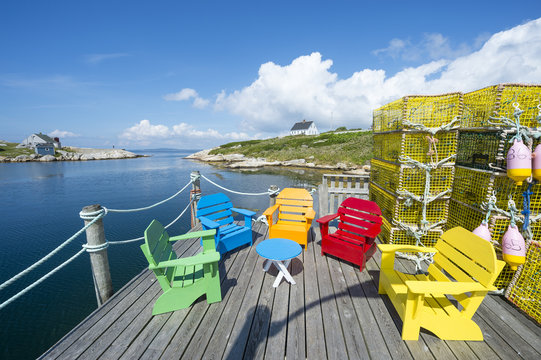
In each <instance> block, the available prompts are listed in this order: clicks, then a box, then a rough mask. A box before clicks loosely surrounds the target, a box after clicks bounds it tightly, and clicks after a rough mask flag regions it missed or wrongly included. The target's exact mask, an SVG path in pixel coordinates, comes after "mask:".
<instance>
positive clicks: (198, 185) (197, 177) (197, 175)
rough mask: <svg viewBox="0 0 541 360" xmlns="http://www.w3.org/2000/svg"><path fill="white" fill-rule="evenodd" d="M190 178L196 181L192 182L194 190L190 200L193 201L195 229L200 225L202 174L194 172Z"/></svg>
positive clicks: (191, 208) (191, 207)
mask: <svg viewBox="0 0 541 360" xmlns="http://www.w3.org/2000/svg"><path fill="white" fill-rule="evenodd" d="M190 178H191V179H194V181H193V182H192V190H191V191H190V200H193V202H192V205H191V206H190V210H191V214H192V228H194V227H196V226H197V225H199V223H200V221H199V219H198V218H197V203H198V201H199V198H200V197H201V180H200V179H201V174H200V173H199V171H192V172H191V174H190Z"/></svg>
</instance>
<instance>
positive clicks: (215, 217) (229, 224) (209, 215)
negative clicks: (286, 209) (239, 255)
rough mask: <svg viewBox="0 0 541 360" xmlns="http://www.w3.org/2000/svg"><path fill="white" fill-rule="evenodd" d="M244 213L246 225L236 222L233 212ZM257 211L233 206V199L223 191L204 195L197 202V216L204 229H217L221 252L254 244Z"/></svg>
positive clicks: (217, 247) (216, 238)
mask: <svg viewBox="0 0 541 360" xmlns="http://www.w3.org/2000/svg"><path fill="white" fill-rule="evenodd" d="M233 211H234V212H236V213H239V214H242V215H244V226H242V225H238V224H235V223H234V221H233V213H232V212H233ZM254 215H255V212H253V211H250V210H244V209H237V208H234V207H233V204H232V203H231V200H229V198H228V197H227V196H226V195H225V194H222V193H217V194H212V195H206V196H202V197H201V199H199V202H198V203H197V218H198V219H199V220H200V221H201V225H203V229H205V230H210V229H216V235H215V240H216V250H218V252H219V253H220V254H225V253H226V252H228V251H230V250H233V249H235V248H238V247H239V246H242V245H244V244H250V246H252V217H254Z"/></svg>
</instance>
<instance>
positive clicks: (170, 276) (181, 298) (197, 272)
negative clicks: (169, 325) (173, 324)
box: [141, 220, 222, 315]
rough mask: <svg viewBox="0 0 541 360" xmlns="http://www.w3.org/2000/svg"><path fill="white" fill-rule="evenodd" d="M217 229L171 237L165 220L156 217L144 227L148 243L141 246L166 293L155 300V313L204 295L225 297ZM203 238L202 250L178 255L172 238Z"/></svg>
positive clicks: (184, 305) (216, 298) (180, 306)
mask: <svg viewBox="0 0 541 360" xmlns="http://www.w3.org/2000/svg"><path fill="white" fill-rule="evenodd" d="M215 233H216V230H205V231H197V232H191V233H187V234H184V235H180V236H173V237H169V235H168V234H167V231H165V229H164V227H163V226H162V224H160V223H159V222H158V221H156V220H153V221H152V222H151V223H150V225H149V226H148V228H147V229H146V230H145V243H144V244H143V245H141V250H143V254H145V257H146V258H147V260H148V264H149V266H148V268H149V269H150V270H152V271H153V272H154V274H155V275H156V278H157V279H158V282H159V284H160V286H161V287H162V290H163V294H162V295H161V296H160V297H159V298H158V300H156V303H155V304H154V308H153V309H152V315H157V314H163V313H166V312H170V311H175V310H180V309H184V308H187V307H188V306H190V305H191V304H193V302H194V301H195V300H197V299H198V298H199V297H200V296H201V295H205V294H206V295H207V303H209V304H211V303H214V302H218V301H222V290H221V287H220V274H219V272H218V261H219V260H220V253H218V252H217V251H216V246H215V242H214V234H215ZM198 237H201V238H202V243H203V252H201V253H199V254H197V255H194V256H191V257H186V258H181V259H177V255H176V254H175V252H174V251H173V248H172V246H171V242H172V241H177V240H185V239H193V238H198Z"/></svg>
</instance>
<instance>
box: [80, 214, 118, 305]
mask: <svg viewBox="0 0 541 360" xmlns="http://www.w3.org/2000/svg"><path fill="white" fill-rule="evenodd" d="M101 209H102V207H101V206H100V205H90V206H85V207H84V208H83V211H82V213H83V214H85V213H86V214H89V213H90V214H91V213H95V212H97V211H99V210H101ZM91 221H92V219H85V220H84V222H85V225H87V224H88V223H89V222H91ZM86 242H87V244H88V246H89V251H88V254H89V255H90V264H91V266H92V278H93V279H94V289H95V290H96V299H97V301H98V306H101V305H102V304H103V303H104V302H105V301H107V300H108V299H109V298H110V297H111V296H112V295H113V283H112V281H111V272H110V271H109V258H108V256H107V247H106V246H105V230H104V228H103V220H102V219H99V220H97V221H96V222H94V223H93V224H92V225H90V226H89V227H88V228H87V229H86ZM100 246H102V247H103V248H101V249H99V247H100ZM93 248H94V249H93ZM96 248H98V249H96Z"/></svg>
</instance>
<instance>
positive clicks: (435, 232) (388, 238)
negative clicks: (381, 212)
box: [379, 217, 443, 246]
mask: <svg viewBox="0 0 541 360" xmlns="http://www.w3.org/2000/svg"><path fill="white" fill-rule="evenodd" d="M381 225H382V226H381V232H380V234H379V237H380V240H381V241H382V242H384V243H387V244H401V245H416V239H415V238H414V237H413V236H411V235H409V234H408V232H407V231H406V230H403V229H401V228H398V227H396V226H393V225H392V224H391V223H390V222H389V220H387V219H386V218H385V217H383V222H382V224H381ZM441 234H443V230H442V229H440V228H435V229H432V230H429V231H428V232H427V234H426V235H424V236H421V238H420V241H421V243H423V245H425V246H434V245H436V242H437V241H438V239H439V238H440V237H441Z"/></svg>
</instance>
